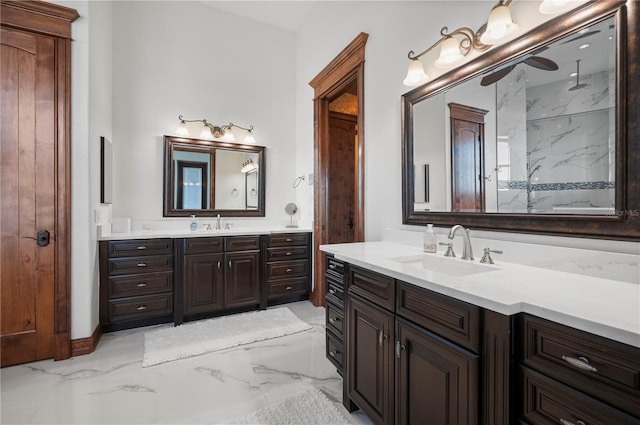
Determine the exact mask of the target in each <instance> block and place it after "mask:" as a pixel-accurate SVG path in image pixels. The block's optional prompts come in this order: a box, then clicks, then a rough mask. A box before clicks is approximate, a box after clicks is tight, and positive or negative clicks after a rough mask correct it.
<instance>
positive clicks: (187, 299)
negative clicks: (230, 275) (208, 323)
mask: <svg viewBox="0 0 640 425" xmlns="http://www.w3.org/2000/svg"><path fill="white" fill-rule="evenodd" d="M182 282H183V288H184V314H197V313H209V312H215V311H218V310H222V309H223V308H224V253H215V254H196V255H185V256H184V278H183V280H182Z"/></svg>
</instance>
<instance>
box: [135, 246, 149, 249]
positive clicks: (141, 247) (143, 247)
mask: <svg viewBox="0 0 640 425" xmlns="http://www.w3.org/2000/svg"><path fill="white" fill-rule="evenodd" d="M136 249H147V247H146V246H139V247H137V248H136Z"/></svg>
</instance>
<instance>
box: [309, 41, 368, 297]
mask: <svg viewBox="0 0 640 425" xmlns="http://www.w3.org/2000/svg"><path fill="white" fill-rule="evenodd" d="M368 37H369V35H368V34H366V33H360V34H359V35H358V36H357V37H356V38H355V39H354V40H353V41H352V42H351V43H350V44H349V45H348V46H347V47H345V48H344V49H343V50H342V51H341V52H340V53H339V54H338V56H336V57H335V58H334V59H333V60H332V61H331V62H330V63H329V64H328V65H327V66H326V67H325V68H324V69H323V70H322V71H321V72H320V73H319V74H318V75H317V76H316V77H315V78H314V79H313V80H312V81H311V82H310V83H309V84H310V85H311V86H312V87H313V89H314V100H313V102H314V127H315V128H314V153H315V170H314V172H315V179H314V229H313V235H314V290H313V292H312V293H311V296H310V299H311V302H312V303H313V304H314V305H315V306H321V305H324V296H325V291H326V288H325V284H324V264H325V254H324V253H323V252H321V251H320V249H319V247H320V245H323V244H328V243H347V242H361V241H363V240H364V134H363V129H364V47H365V44H366V42H367V39H368Z"/></svg>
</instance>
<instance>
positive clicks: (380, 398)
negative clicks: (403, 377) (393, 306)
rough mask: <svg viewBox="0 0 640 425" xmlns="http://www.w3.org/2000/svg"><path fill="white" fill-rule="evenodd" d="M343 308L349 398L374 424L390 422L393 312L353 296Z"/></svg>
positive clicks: (391, 407) (391, 412) (391, 414)
mask: <svg viewBox="0 0 640 425" xmlns="http://www.w3.org/2000/svg"><path fill="white" fill-rule="evenodd" d="M347 309H348V315H349V321H348V326H349V332H348V349H347V353H348V367H347V370H348V374H349V379H348V384H347V385H348V393H349V398H350V399H351V400H353V402H355V403H356V404H357V405H358V407H360V408H361V409H362V410H363V411H364V412H365V413H366V414H367V416H369V418H371V420H372V421H373V422H374V423H376V424H392V423H393V417H394V416H393V396H394V394H393V361H394V357H393V341H394V335H393V331H394V328H393V315H392V314H391V313H389V312H388V311H386V310H384V309H382V308H381V307H378V306H376V305H374V304H372V303H369V302H367V301H364V300H363V299H361V298H358V297H357V296H353V295H352V296H350V297H349V301H348V307H347ZM425 423H430V422H425Z"/></svg>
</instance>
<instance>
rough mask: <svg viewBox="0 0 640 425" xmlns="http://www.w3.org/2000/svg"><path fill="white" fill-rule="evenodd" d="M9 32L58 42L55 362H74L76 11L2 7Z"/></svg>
mask: <svg viewBox="0 0 640 425" xmlns="http://www.w3.org/2000/svg"><path fill="white" fill-rule="evenodd" d="M0 6H1V11H0V24H1V25H2V27H4V28H12V29H16V30H21V31H27V32H32V33H38V34H44V35H47V36H51V37H54V39H55V40H54V46H55V56H56V65H55V67H56V68H55V75H54V77H53V78H54V80H55V83H56V95H55V106H54V108H55V116H56V118H55V133H56V134H55V139H56V145H55V164H54V167H55V176H56V177H55V191H56V193H55V195H54V200H55V201H54V202H55V209H54V215H55V219H54V220H55V229H54V230H53V232H51V233H52V236H53V237H52V239H53V240H54V249H55V254H54V299H53V300H52V302H53V316H54V324H53V332H54V347H53V353H54V359H56V360H63V359H68V358H69V357H71V23H72V22H73V21H74V20H75V19H76V18H78V17H79V16H80V15H79V14H78V11H77V10H75V9H72V8H68V7H64V6H59V5H55V4H51V3H46V2H41V1H10V0H2V2H1V3H0Z"/></svg>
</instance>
